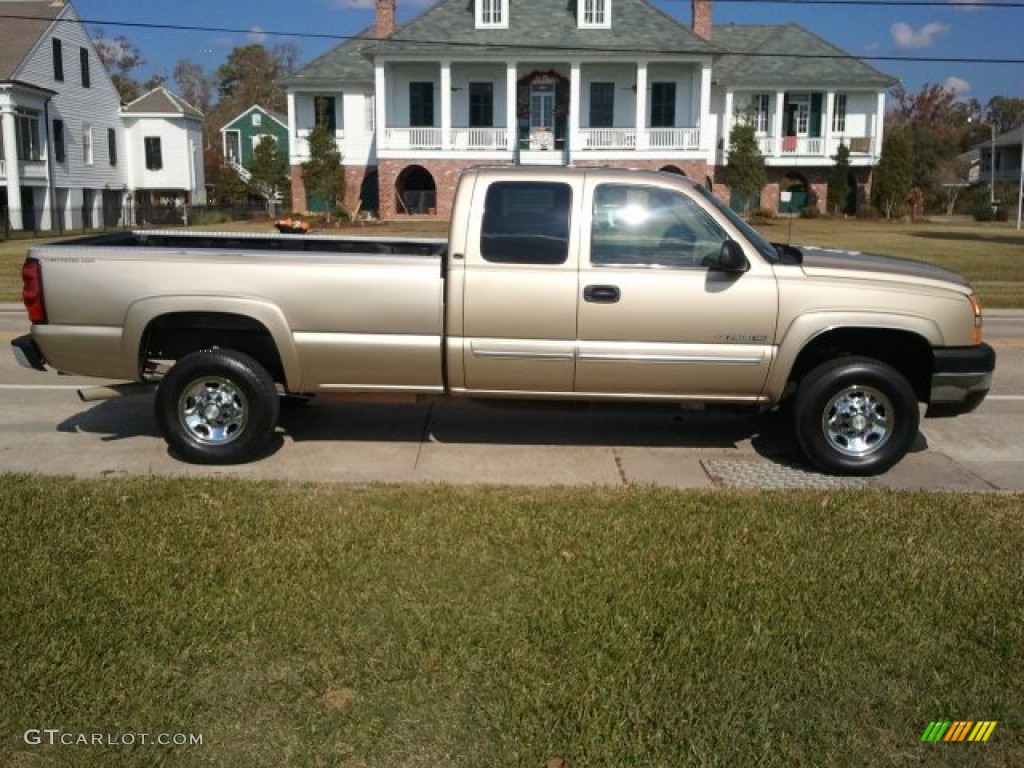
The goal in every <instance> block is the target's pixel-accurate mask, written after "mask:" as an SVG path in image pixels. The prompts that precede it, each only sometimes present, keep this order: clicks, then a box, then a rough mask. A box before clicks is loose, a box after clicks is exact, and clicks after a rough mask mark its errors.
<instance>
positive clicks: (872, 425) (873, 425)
mask: <svg viewBox="0 0 1024 768" xmlns="http://www.w3.org/2000/svg"><path fill="white" fill-rule="evenodd" d="M894 426H895V411H894V409H893V405H892V402H890V400H889V398H888V397H886V396H885V395H884V394H883V393H882V392H881V391H879V390H877V389H875V388H874V387H867V386H848V387H845V388H844V389H842V390H840V391H839V392H838V393H836V394H835V395H834V396H833V397H832V399H831V400H829V402H828V404H827V405H826V406H825V409H824V410H823V412H822V415H821V428H822V431H823V432H824V434H825V439H826V440H827V441H828V443H829V445H831V446H832V447H833V448H834V449H835V450H837V451H839V452H840V453H842V454H844V455H846V456H858V457H859V456H868V455H870V454H872V453H874V452H876V451H878V450H879V449H881V447H882V446H884V445H885V444H886V443H887V442H888V441H889V437H890V436H891V435H892V432H893V428H894Z"/></svg>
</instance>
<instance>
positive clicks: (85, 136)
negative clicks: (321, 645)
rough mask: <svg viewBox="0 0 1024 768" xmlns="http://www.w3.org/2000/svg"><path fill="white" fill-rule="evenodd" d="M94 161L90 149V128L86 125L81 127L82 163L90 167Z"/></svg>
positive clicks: (91, 148) (91, 149)
mask: <svg viewBox="0 0 1024 768" xmlns="http://www.w3.org/2000/svg"><path fill="white" fill-rule="evenodd" d="M95 159H96V158H95V156H94V153H93V147H92V126H91V125H89V124H88V123H86V124H85V125H83V126H82V162H83V163H85V164H86V165H92V164H93V162H94V161H95Z"/></svg>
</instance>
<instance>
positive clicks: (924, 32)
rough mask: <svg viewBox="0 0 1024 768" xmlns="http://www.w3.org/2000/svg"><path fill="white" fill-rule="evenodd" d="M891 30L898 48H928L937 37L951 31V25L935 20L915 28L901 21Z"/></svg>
mask: <svg viewBox="0 0 1024 768" xmlns="http://www.w3.org/2000/svg"><path fill="white" fill-rule="evenodd" d="M890 31H891V32H892V39H893V42H894V43H896V47H897V48H928V47H930V46H931V45H932V43H934V42H935V38H937V37H938V36H939V35H944V34H946V33H947V32H949V27H947V26H946V25H945V24H939V22H937V21H933V22H931V23H930V24H925V25H924V26H923V27H921V28H920V29H914V28H913V27H911V26H910V25H909V24H904V23H903V22H902V21H900V22H897V23H896V24H893V25H892V28H891V30H890Z"/></svg>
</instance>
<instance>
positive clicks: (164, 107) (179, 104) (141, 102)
mask: <svg viewBox="0 0 1024 768" xmlns="http://www.w3.org/2000/svg"><path fill="white" fill-rule="evenodd" d="M121 112H122V113H124V114H126V115H139V114H146V115H153V114H156V115H182V116H184V117H194V118H196V119H197V120H202V119H203V113H202V112H200V111H199V110H198V109H196V108H195V107H193V106H192V105H191V104H189V103H188V102H186V101H185V100H184V99H182V98H181V97H180V96H177V95H175V94H173V93H171V92H170V91H168V90H167V89H166V88H164V87H163V86H162V85H161V86H159V87H157V88H154V89H153V90H152V91H150V92H149V93H146V94H144V95H142V96H140V97H139V98H137V99H136V100H135V101H133V102H131V103H130V104H125V105H124V106H123V107H121Z"/></svg>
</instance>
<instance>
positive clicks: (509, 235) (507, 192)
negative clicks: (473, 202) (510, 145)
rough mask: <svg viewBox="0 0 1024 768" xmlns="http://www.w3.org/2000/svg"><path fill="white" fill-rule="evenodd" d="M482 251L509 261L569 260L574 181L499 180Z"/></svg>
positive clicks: (490, 193)
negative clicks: (570, 184)
mask: <svg viewBox="0 0 1024 768" xmlns="http://www.w3.org/2000/svg"><path fill="white" fill-rule="evenodd" d="M484 205H485V210H484V220H483V227H482V228H481V231H480V253H481V254H482V255H483V257H484V259H485V260H487V261H493V262H500V263H505V264H563V263H565V260H566V259H567V258H568V257H569V210H570V208H571V206H572V189H571V188H570V187H569V185H568V184H563V183H555V182H541V181H499V182H495V183H494V184H492V185H491V186H490V188H489V189H488V190H487V198H486V200H485V203H484Z"/></svg>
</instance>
